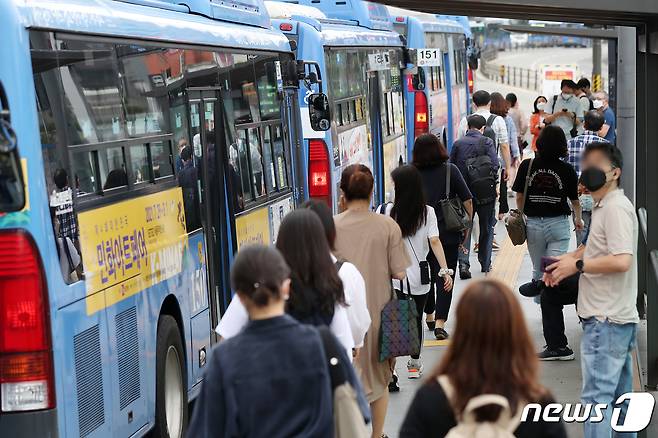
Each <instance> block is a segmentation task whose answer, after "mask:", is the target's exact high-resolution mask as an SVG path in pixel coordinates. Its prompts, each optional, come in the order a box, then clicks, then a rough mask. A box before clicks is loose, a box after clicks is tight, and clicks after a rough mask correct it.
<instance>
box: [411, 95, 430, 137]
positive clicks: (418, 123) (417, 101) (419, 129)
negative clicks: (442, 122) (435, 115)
mask: <svg viewBox="0 0 658 438" xmlns="http://www.w3.org/2000/svg"><path fill="white" fill-rule="evenodd" d="M429 128H430V124H429V118H428V108H427V96H426V95H425V92H424V91H416V92H415V93H414V138H418V136H419V135H422V134H426V133H427V132H429Z"/></svg>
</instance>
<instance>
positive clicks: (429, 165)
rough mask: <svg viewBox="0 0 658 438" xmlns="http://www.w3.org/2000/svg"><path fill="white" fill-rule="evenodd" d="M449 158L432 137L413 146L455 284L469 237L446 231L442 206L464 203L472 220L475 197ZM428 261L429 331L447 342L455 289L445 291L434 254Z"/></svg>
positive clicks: (426, 200)
mask: <svg viewBox="0 0 658 438" xmlns="http://www.w3.org/2000/svg"><path fill="white" fill-rule="evenodd" d="M448 158H449V157H448V151H447V150H446V148H445V146H444V145H443V143H441V141H440V140H439V138H438V137H437V136H435V135H433V134H423V135H420V136H419V137H418V138H417V139H416V141H415V142H414V149H413V158H412V161H413V165H414V166H416V168H417V169H418V170H419V171H420V176H421V178H422V182H423V192H424V195H425V202H427V204H428V205H431V206H432V207H433V208H434V213H435V214H436V219H437V222H438V224H439V240H441V245H442V246H443V251H444V254H445V256H446V262H447V265H448V269H452V270H453V273H452V280H453V284H454V280H455V273H454V271H455V270H456V269H457V260H458V257H459V250H460V249H459V248H460V247H462V248H463V247H464V245H465V242H464V240H465V237H466V235H465V234H466V233H464V232H456V231H448V230H447V228H446V223H445V219H444V217H443V211H442V209H441V205H440V203H441V200H444V199H447V198H448V199H453V198H455V197H457V198H459V200H461V202H462V204H463V206H464V208H465V209H466V211H467V212H468V214H469V216H470V217H471V218H472V217H473V201H472V198H473V197H472V195H471V192H470V191H469V190H468V187H467V185H466V182H465V181H464V178H463V177H462V173H461V172H460V171H459V169H458V168H457V166H455V165H454V164H453V163H450V162H449V161H448ZM447 172H450V187H448V186H447V184H446V179H447V178H446V176H447ZM427 260H428V261H429V262H430V274H431V277H432V278H431V281H432V282H431V285H430V291H429V294H428V296H427V303H426V304H425V313H426V314H427V319H426V321H427V327H428V328H429V329H430V330H433V331H434V336H435V337H436V338H437V339H438V340H443V339H447V338H448V332H447V331H446V330H445V323H446V321H447V320H448V313H449V312H450V304H451V302H452V289H450V290H446V289H445V285H444V283H443V279H442V278H441V277H439V273H440V272H441V266H440V265H439V262H438V260H437V259H436V257H434V252H433V251H430V252H429V254H428V255H427ZM469 275H470V272H469ZM469 278H470V277H469Z"/></svg>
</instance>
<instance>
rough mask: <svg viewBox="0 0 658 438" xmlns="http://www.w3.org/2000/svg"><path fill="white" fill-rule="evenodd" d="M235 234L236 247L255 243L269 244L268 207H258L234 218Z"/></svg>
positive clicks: (270, 239) (270, 240)
mask: <svg viewBox="0 0 658 438" xmlns="http://www.w3.org/2000/svg"><path fill="white" fill-rule="evenodd" d="M235 235H236V237H237V239H238V249H239V248H240V247H242V246H243V245H252V244H256V243H258V244H261V245H269V244H270V243H271V242H272V238H271V237H270V212H269V208H268V207H264V208H260V209H258V210H255V211H253V212H251V213H247V214H244V215H242V216H239V217H237V218H235Z"/></svg>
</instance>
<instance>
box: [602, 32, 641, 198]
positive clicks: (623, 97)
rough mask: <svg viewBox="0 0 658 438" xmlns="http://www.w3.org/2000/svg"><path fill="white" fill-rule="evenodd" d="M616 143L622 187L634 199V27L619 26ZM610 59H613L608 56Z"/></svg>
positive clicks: (635, 47)
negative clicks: (621, 173) (622, 161)
mask: <svg viewBox="0 0 658 438" xmlns="http://www.w3.org/2000/svg"><path fill="white" fill-rule="evenodd" d="M617 33H618V35H619V39H618V43H617V78H618V80H617V87H616V91H617V96H616V99H615V101H616V103H617V113H616V116H617V146H618V147H619V148H620V149H621V151H622V153H623V154H624V176H623V177H622V184H621V185H622V188H623V189H624V192H625V193H626V196H628V197H629V198H630V199H631V200H633V201H635V193H636V187H635V167H636V165H637V163H636V148H635V142H636V135H635V100H636V80H635V77H636V73H635V67H636V50H637V44H636V36H635V28H634V27H625V26H617ZM608 62H614V59H609V60H608Z"/></svg>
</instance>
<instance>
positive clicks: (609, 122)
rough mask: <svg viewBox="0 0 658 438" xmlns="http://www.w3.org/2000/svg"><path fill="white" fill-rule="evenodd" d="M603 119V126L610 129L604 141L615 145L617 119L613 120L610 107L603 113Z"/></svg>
mask: <svg viewBox="0 0 658 438" xmlns="http://www.w3.org/2000/svg"><path fill="white" fill-rule="evenodd" d="M603 118H604V119H605V124H606V125H608V126H609V127H610V129H608V133H607V134H606V135H605V139H606V140H608V141H609V142H610V143H612V144H615V141H617V119H616V118H615V113H614V111H612V109H611V108H610V107H607V108H606V109H605V111H603Z"/></svg>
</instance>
